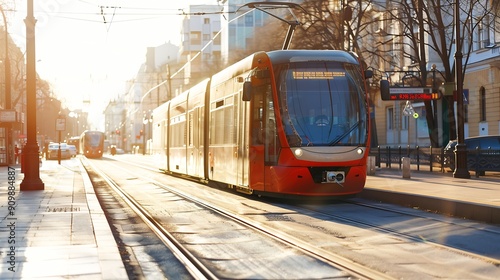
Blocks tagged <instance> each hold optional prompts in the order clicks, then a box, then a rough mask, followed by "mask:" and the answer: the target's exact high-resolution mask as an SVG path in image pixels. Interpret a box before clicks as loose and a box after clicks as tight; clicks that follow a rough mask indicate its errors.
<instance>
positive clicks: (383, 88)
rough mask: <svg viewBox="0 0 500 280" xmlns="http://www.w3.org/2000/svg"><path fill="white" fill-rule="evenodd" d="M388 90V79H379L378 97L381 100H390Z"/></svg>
mask: <svg viewBox="0 0 500 280" xmlns="http://www.w3.org/2000/svg"><path fill="white" fill-rule="evenodd" d="M390 95H391V94H390V91H389V81H388V80H381V81H380V97H381V98H382V100H391V97H390Z"/></svg>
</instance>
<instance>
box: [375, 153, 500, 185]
mask: <svg viewBox="0 0 500 280" xmlns="http://www.w3.org/2000/svg"><path fill="white" fill-rule="evenodd" d="M370 155H371V156H375V165H376V166H378V167H382V164H385V167H387V168H392V167H393V165H396V166H398V168H399V169H401V167H402V164H403V158H404V157H405V158H410V164H411V165H412V166H414V168H416V169H417V170H421V168H424V169H426V171H431V172H432V171H439V172H446V170H454V169H455V165H454V161H455V155H454V153H453V151H445V150H444V149H443V148H433V147H429V148H421V147H419V146H416V147H414V148H411V147H410V146H407V147H406V148H403V147H401V146H399V147H397V148H391V147H385V148H381V147H380V146H378V147H377V148H376V149H372V150H371V152H370ZM467 167H468V169H469V170H470V171H474V172H475V173H476V177H478V176H479V175H484V173H485V171H500V150H494V149H491V148H489V149H479V148H476V149H475V150H468V152H467Z"/></svg>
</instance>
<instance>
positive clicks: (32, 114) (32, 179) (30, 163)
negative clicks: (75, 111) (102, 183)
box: [20, 0, 45, 191]
mask: <svg viewBox="0 0 500 280" xmlns="http://www.w3.org/2000/svg"><path fill="white" fill-rule="evenodd" d="M25 23H26V70H27V71H26V103H27V104H26V108H27V110H26V111H27V112H26V115H27V116H26V128H27V142H26V146H25V147H24V151H23V153H24V154H25V157H24V159H25V160H26V163H25V168H24V178H23V181H22V182H21V185H20V188H21V191H35V190H44V188H45V185H44V183H43V182H42V180H41V179H40V166H39V160H40V159H39V152H40V150H39V147H38V143H37V141H36V65H35V63H36V60H35V50H36V49H35V23H36V19H35V17H34V16H33V0H28V13H27V15H26V19H25Z"/></svg>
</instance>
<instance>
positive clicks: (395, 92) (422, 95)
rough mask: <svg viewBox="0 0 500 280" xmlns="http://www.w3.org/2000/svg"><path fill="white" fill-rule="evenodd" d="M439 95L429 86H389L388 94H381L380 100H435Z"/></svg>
mask: <svg viewBox="0 0 500 280" xmlns="http://www.w3.org/2000/svg"><path fill="white" fill-rule="evenodd" d="M440 98H441V95H440V94H439V93H438V92H432V89H431V88H418V87H391V88H390V89H389V94H388V95H387V94H386V95H382V100H389V101H390V100H437V99H440Z"/></svg>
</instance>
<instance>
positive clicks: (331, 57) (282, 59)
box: [267, 50, 359, 64]
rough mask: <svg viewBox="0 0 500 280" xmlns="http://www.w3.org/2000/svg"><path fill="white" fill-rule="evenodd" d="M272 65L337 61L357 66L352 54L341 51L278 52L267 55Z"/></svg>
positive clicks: (357, 62)
mask: <svg viewBox="0 0 500 280" xmlns="http://www.w3.org/2000/svg"><path fill="white" fill-rule="evenodd" d="M267 55H268V56H269V58H270V59H271V61H272V62H273V64H274V63H288V62H300V61H315V60H317V61H325V60H326V61H338V62H347V63H352V64H359V61H358V60H357V59H356V58H355V57H354V55H353V54H351V53H349V52H346V51H341V50H278V51H270V52H268V53H267Z"/></svg>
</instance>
